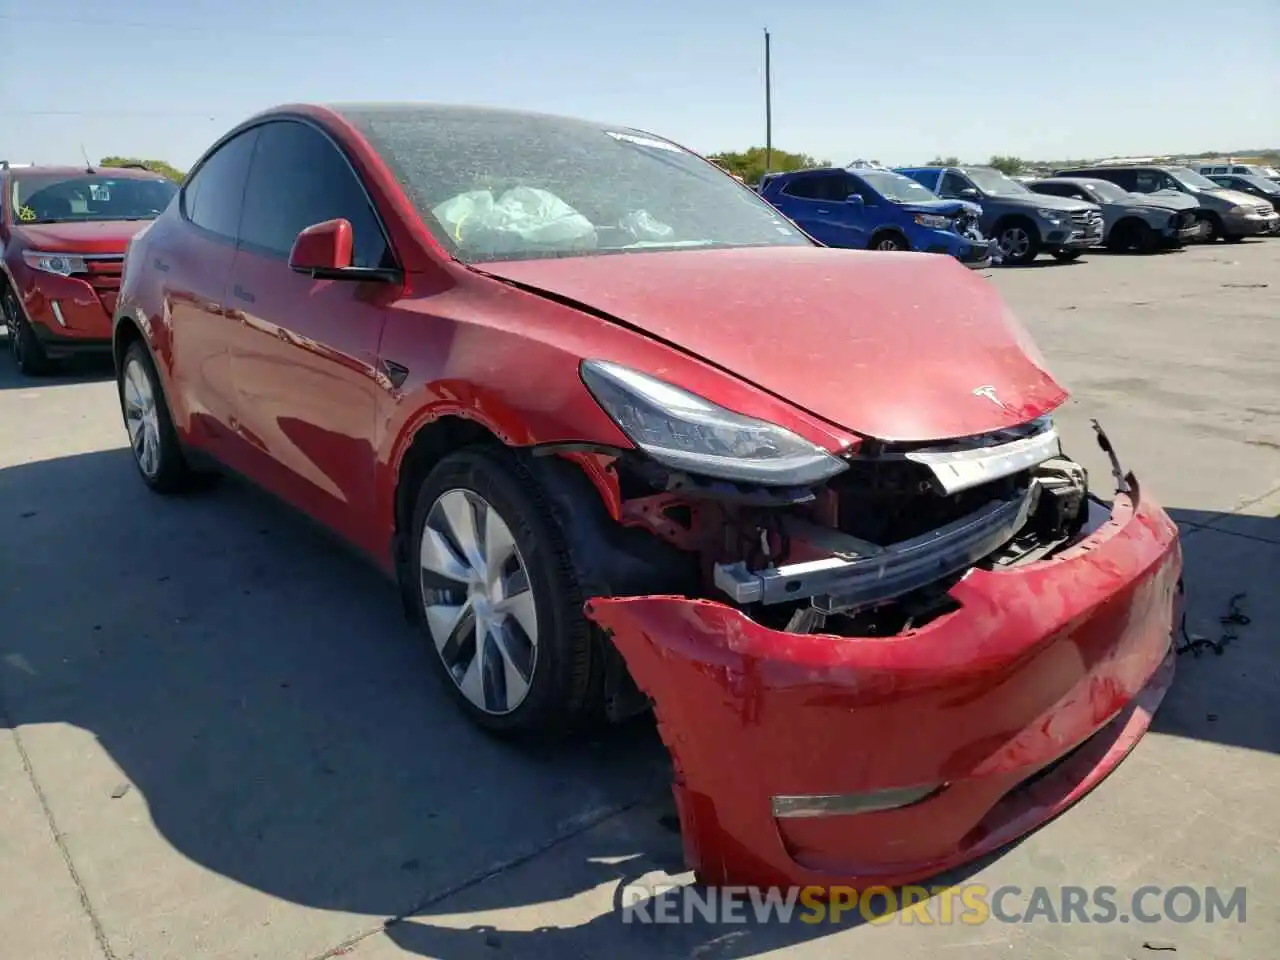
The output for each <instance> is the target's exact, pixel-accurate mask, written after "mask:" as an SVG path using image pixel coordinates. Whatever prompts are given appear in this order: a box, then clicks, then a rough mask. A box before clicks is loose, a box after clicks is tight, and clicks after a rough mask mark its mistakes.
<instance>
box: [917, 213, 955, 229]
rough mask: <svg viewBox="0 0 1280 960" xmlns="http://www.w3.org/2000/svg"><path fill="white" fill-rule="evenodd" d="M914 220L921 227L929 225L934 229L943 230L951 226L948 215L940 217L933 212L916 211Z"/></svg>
mask: <svg viewBox="0 0 1280 960" xmlns="http://www.w3.org/2000/svg"><path fill="white" fill-rule="evenodd" d="M915 221H916V223H918V224H920V226H922V227H930V228H931V229H934V230H943V229H946V228H947V227H949V226H951V218H950V217H940V216H938V215H937V214H934V213H917V214H916V215H915Z"/></svg>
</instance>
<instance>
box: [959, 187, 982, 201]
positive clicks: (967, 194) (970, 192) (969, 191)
mask: <svg viewBox="0 0 1280 960" xmlns="http://www.w3.org/2000/svg"><path fill="white" fill-rule="evenodd" d="M977 195H978V191H977V190H975V189H974V188H973V187H965V188H964V189H963V190H961V191H960V196H962V197H964V198H965V199H966V200H972V199H973V198H974V197H976V196H977Z"/></svg>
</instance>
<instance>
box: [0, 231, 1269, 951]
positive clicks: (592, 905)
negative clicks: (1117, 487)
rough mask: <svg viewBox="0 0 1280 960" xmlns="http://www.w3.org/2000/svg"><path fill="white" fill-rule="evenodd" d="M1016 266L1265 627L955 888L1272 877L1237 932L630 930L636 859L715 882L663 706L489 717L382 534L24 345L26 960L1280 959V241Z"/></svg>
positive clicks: (1156, 484)
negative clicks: (444, 690)
mask: <svg viewBox="0 0 1280 960" xmlns="http://www.w3.org/2000/svg"><path fill="white" fill-rule="evenodd" d="M990 276H991V282H992V283H994V284H996V286H997V287H999V288H1000V289H1001V291H1002V292H1003V294H1004V295H1005V296H1006V298H1007V299H1008V301H1009V302H1010V304H1011V305H1012V306H1013V308H1014V309H1015V310H1016V311H1017V312H1018V313H1019V314H1020V315H1021V316H1022V317H1023V319H1024V320H1025V321H1026V323H1027V324H1028V325H1029V327H1030V328H1031V330H1032V332H1033V333H1034V335H1035V336H1036V338H1037V340H1038V342H1039V344H1040V346H1041V347H1042V349H1043V350H1044V352H1045V354H1046V355H1047V356H1048V358H1049V360H1050V362H1051V364H1052V366H1053V368H1054V369H1055V371H1056V372H1057V373H1058V375H1059V376H1060V377H1061V378H1062V379H1063V380H1064V381H1065V383H1066V384H1067V385H1068V386H1069V387H1070V388H1071V389H1072V391H1073V394H1074V396H1073V399H1072V400H1071V402H1070V404H1069V405H1068V406H1067V407H1066V408H1065V409H1064V410H1063V411H1062V413H1061V415H1060V423H1061V424H1062V428H1063V432H1064V433H1065V435H1066V438H1067V442H1068V450H1069V452H1070V453H1072V454H1073V455H1074V456H1076V457H1078V458H1079V459H1081V460H1082V461H1083V462H1084V463H1085V464H1086V466H1088V468H1089V470H1090V477H1091V479H1092V481H1093V484H1094V486H1095V487H1100V488H1102V492H1103V493H1107V494H1109V493H1110V489H1111V487H1110V481H1109V470H1108V466H1107V461H1106V459H1105V458H1104V457H1103V456H1102V455H1101V454H1100V452H1099V451H1098V450H1097V448H1096V446H1094V444H1093V440H1092V437H1091V432H1090V428H1089V418H1090V417H1097V418H1099V419H1100V420H1101V422H1102V423H1103V425H1104V426H1105V427H1106V428H1107V430H1108V431H1109V433H1110V435H1111V437H1112V439H1113V441H1114V442H1115V445H1116V448H1117V450H1118V452H1119V455H1120V457H1121V459H1122V461H1123V463H1124V465H1125V466H1126V467H1128V468H1131V469H1133V470H1134V471H1135V472H1136V473H1137V474H1138V476H1139V478H1140V479H1141V480H1142V482H1143V484H1144V488H1145V489H1146V490H1149V491H1151V492H1153V493H1154V495H1155V496H1156V497H1157V498H1158V499H1159V500H1160V501H1161V502H1162V503H1164V504H1165V505H1166V506H1167V507H1168V508H1169V509H1170V510H1171V512H1172V513H1173V515H1174V516H1175V517H1176V518H1177V520H1178V521H1179V523H1180V525H1181V527H1182V530H1183V532H1184V535H1185V551H1186V564H1187V588H1188V601H1189V610H1188V618H1187V632H1188V633H1189V634H1191V635H1201V636H1204V637H1208V638H1212V639H1218V638H1219V637H1221V636H1222V635H1223V632H1224V630H1226V629H1227V627H1224V625H1223V624H1222V623H1220V621H1219V618H1220V617H1221V616H1222V615H1223V614H1225V613H1227V611H1228V605H1229V601H1230V599H1231V598H1232V597H1233V596H1234V595H1236V594H1245V596H1244V597H1243V598H1242V599H1240V600H1239V601H1238V603H1239V607H1240V609H1241V610H1242V611H1243V612H1244V613H1245V614H1246V615H1247V616H1248V617H1249V618H1250V621H1251V622H1250V623H1248V624H1247V625H1235V626H1234V627H1233V628H1232V629H1234V630H1235V632H1236V633H1237V634H1238V639H1235V640H1233V641H1232V642H1231V643H1230V644H1229V645H1227V646H1226V647H1225V649H1224V651H1223V653H1222V654H1221V655H1220V656H1219V655H1215V654H1214V653H1213V652H1212V651H1209V652H1206V653H1205V654H1204V655H1202V656H1200V657H1192V656H1190V655H1186V656H1183V657H1181V658H1179V664H1178V667H1179V674H1178V678H1177V680H1176V682H1175V685H1174V688H1173V690H1172V691H1171V692H1170V694H1169V696H1168V698H1167V699H1166V701H1165V703H1164V706H1163V707H1162V709H1161V712H1160V713H1159V714H1158V716H1157V720H1156V724H1155V727H1154V729H1153V732H1152V733H1151V734H1150V735H1149V736H1148V737H1147V738H1146V739H1145V740H1144V741H1143V742H1142V743H1141V744H1140V745H1139V746H1138V748H1137V749H1136V751H1135V752H1134V753H1133V755H1132V756H1130V758H1129V759H1128V760H1127V761H1126V762H1125V763H1124V764H1122V765H1121V767H1120V768H1119V770H1118V771H1117V772H1116V773H1115V774H1114V775H1112V776H1111V777H1110V778H1109V779H1107V780H1106V781H1105V782H1104V783H1103V784H1102V785H1101V786H1100V787H1099V788H1098V789H1097V790H1096V791H1095V792H1094V793H1093V794H1091V795H1090V796H1089V797H1087V798H1086V799H1085V800H1084V801H1082V802H1081V803H1080V804H1079V805H1077V806H1076V807H1074V808H1073V809H1071V810H1070V811H1069V812H1067V813H1066V814H1065V815H1064V816H1062V817H1060V818H1058V819H1057V820H1055V821H1054V822H1052V823H1051V824H1049V825H1048V826H1046V827H1044V828H1043V829H1041V830H1040V831H1038V832H1036V833H1035V834H1033V835H1032V836H1030V837H1028V838H1026V839H1025V840H1023V841H1022V842H1021V843H1019V844H1016V845H1015V846H1014V847H1012V848H1010V849H1007V850H1005V851H1003V852H1002V853H1001V854H1000V855H998V856H996V857H993V858H990V859H988V860H986V861H984V862H982V863H979V864H976V865H973V866H972V867H971V868H969V869H968V870H966V871H964V872H963V873H961V874H959V875H954V876H951V877H949V878H947V879H948V880H949V881H950V882H954V883H960V882H966V883H981V884H985V885H987V886H988V887H990V888H994V887H997V886H1000V885H1005V884H1016V885H1018V886H1020V887H1022V888H1023V889H1024V890H1027V891H1029V890H1030V889H1031V888H1032V887H1034V886H1035V885H1037V884H1041V885H1047V886H1049V887H1051V888H1052V889H1054V890H1056V889H1057V888H1059V887H1061V886H1064V885H1073V886H1080V887H1085V888H1092V887H1095V886H1097V885H1111V886H1114V887H1116V888H1117V889H1118V890H1119V891H1120V893H1121V897H1123V895H1124V894H1125V892H1126V891H1132V890H1134V889H1136V888H1138V887H1140V886H1142V885H1148V884H1151V885H1159V886H1161V887H1164V888H1171V887H1175V886H1179V885H1186V886H1190V887H1193V888H1196V889H1198V890H1201V891H1203V890H1204V889H1205V888H1206V887H1209V886H1216V887H1220V888H1227V889H1234V888H1236V887H1244V888H1246V891H1247V914H1246V919H1245V921H1244V922H1243V923H1241V922H1238V921H1236V920H1232V921H1227V922H1224V921H1222V920H1219V921H1218V922H1217V923H1213V924H1208V923H1205V922H1202V921H1195V922H1190V923H1177V922H1174V921H1173V920H1172V919H1167V918H1166V919H1164V920H1162V921H1160V922H1157V923H1151V924H1146V923H1138V922H1131V923H1121V922H1118V921H1117V922H1115V923H1109V924H1107V923H1090V924H1081V923H1079V922H1075V923H1070V924H1052V923H1049V922H1047V921H1043V920H1041V921H1037V922H1032V923H1021V924H1018V923H1002V922H998V921H997V920H995V919H992V920H989V921H988V922H986V923H984V924H981V925H966V924H932V925H924V924H921V923H918V922H917V923H904V922H900V921H895V920H892V919H891V920H890V921H889V922H887V923H884V924H869V923H864V922H860V921H859V920H858V919H857V918H856V914H853V915H850V917H852V918H853V919H850V917H846V919H845V921H843V922H842V923H840V924H838V925H832V924H802V923H790V924H772V925H755V924H745V925H743V924H731V923H720V924H713V923H709V922H695V923H690V924H678V925H644V924H635V923H632V924H626V923H623V922H622V921H621V919H620V917H619V914H618V913H617V912H616V911H615V909H614V905H615V895H616V894H617V892H618V889H619V885H620V884H621V883H625V882H628V881H634V880H638V879H645V880H648V881H658V880H663V879H668V878H675V879H676V880H679V881H686V882H687V881H688V879H689V877H688V875H687V874H684V873H682V872H681V870H682V866H681V863H680V845H679V838H678V836H677V835H676V834H675V833H674V832H672V830H671V829H670V827H669V818H670V814H671V810H670V808H669V799H668V793H667V781H668V773H669V771H668V768H667V761H666V756H665V753H664V751H663V749H662V747H661V744H660V743H659V742H658V740H657V738H656V735H655V734H654V732H653V730H652V728H651V725H649V724H648V723H644V722H641V723H637V724H634V725H632V726H630V727H628V728H625V729H622V730H617V731H612V732H609V733H606V734H602V735H601V736H600V737H598V738H597V739H596V740H594V741H592V742H586V743H582V744H576V745H573V746H567V747H563V748H558V749H555V750H544V751H541V752H537V751H529V750H517V749H514V748H510V747H505V746H502V745H499V744H497V743H495V742H493V741H491V740H489V739H487V738H485V737H484V736H482V735H480V734H479V733H477V732H476V731H475V730H474V729H472V728H471V727H470V726H469V725H468V724H467V722H466V721H465V720H464V718H463V717H462V716H461V715H460V714H459V713H458V712H457V711H456V709H455V708H454V707H453V705H452V704H451V703H450V702H449V701H448V700H447V699H446V698H445V697H444V696H443V695H442V694H441V691H440V690H439V689H438V688H437V686H436V684H435V682H434V679H433V678H432V677H431V675H430V674H429V673H428V672H427V670H426V666H427V664H426V661H425V655H426V654H425V651H424V650H423V648H422V647H421V646H420V644H419V643H418V641H417V638H416V636H415V635H414V634H413V633H412V631H411V630H410V629H409V627H408V626H407V625H406V624H405V622H404V620H403V617H402V615H401V613H400V611H399V608H398V605H397V597H396V595H395V593H394V591H393V589H392V588H391V587H390V586H389V585H388V584H386V583H385V582H384V581H382V580H381V579H380V578H379V576H378V575H377V574H376V573H374V572H373V571H372V570H370V569H369V568H367V567H366V566H364V565H363V564H362V562H361V561H360V560H358V559H356V558H354V557H352V556H350V555H349V554H348V553H347V552H345V551H344V550H343V549H342V548H341V547H339V546H337V545H335V544H334V543H333V541H331V540H330V539H329V538H328V537H327V536H325V535H324V534H322V533H320V532H318V531H316V530H315V529H313V528H312V527H311V526H309V525H307V524H306V523H304V522H302V521H300V520H298V519H297V518H296V517H295V516H293V515H292V514H291V513H289V512H287V511H285V510H284V509H283V508H281V507H279V506H277V505H276V504H274V503H272V502H271V501H269V500H267V499H266V498H265V497H263V496H262V495H260V494H257V493H255V492H253V491H251V490H248V489H246V488H245V487H243V486H242V485H239V484H235V483H224V484H221V485H219V486H218V487H217V488H215V489H213V490H211V491H208V492H206V493H203V494H200V495H197V496H192V497H187V498H183V499H173V500H163V499H160V498H157V497H155V496H153V495H151V494H149V493H148V492H147V491H146V490H145V488H144V487H143V485H142V484H141V483H140V482H139V481H138V479H137V477H136V476H135V474H134V468H133V465H132V463H131V461H130V455H129V452H128V451H127V449H126V448H125V443H124V438H125V434H124V431H123V428H122V426H121V424H120V418H119V412H118V409H117V406H116V401H115V395H114V383H113V382H112V380H111V379H110V373H109V371H104V370H103V369H101V368H97V369H94V368H88V369H84V370H80V371H77V372H76V373H75V374H74V375H67V376H60V377H56V378H52V379H49V380H39V381H32V380H24V379H20V378H18V377H17V375H16V374H15V373H14V372H13V368H12V365H11V364H10V363H9V362H8V359H7V358H0V527H2V529H3V535H0V800H2V801H3V805H4V806H3V810H4V814H3V816H0V956H4V957H6V958H8V957H12V958H15V960H18V958H21V960H55V958H56V960H62V958H74V960H79V958H106V960H125V958H134V960H170V958H172V960H196V958H214V957H217V958H234V960H248V958H254V957H258V958H271V960H312V958H322V957H335V956H345V957H349V958H352V960H390V958H408V957H437V958H442V960H466V958H500V957H516V958H525V957H531V958H546V960H569V958H578V957H589V958H607V960H624V958H630V957H636V958H641V957H661V958H668V957H669V958H677V957H679V958H699V960H717V958H746V957H757V956H764V955H768V956H779V957H795V958H797V960H799V958H806V957H808V958H826V957H831V958H834V957H852V956H857V957H862V958H868V960H874V958H882V957H883V958H893V960H910V958H926V957H928V958H933V957H956V958H960V957H970V956H972V957H986V956H1005V957H1019V958H1023V957H1029V958H1044V960H1049V958H1062V957H1069V958H1072V960H1104V958H1105V960H1120V958H1126V957H1129V958H1151V960H1160V958H1162V957H1163V956H1165V953H1162V952H1158V951H1161V950H1166V949H1169V948H1176V952H1173V953H1170V954H1169V955H1170V956H1174V957H1178V958H1215V960H1217V958H1222V960H1227V958H1241V960H1258V958H1263V957H1269V956H1275V947H1276V944H1277V943H1280V916H1278V914H1277V911H1276V907H1275V904H1276V903H1277V902H1280V804H1278V803H1277V801H1276V798H1277V796H1278V795H1280V698H1278V697H1277V694H1278V693H1280V645H1278V643H1277V640H1278V638H1280V632H1278V630H1277V625H1278V624H1280V240H1272V241H1251V242H1245V243H1241V244H1238V245H1233V246H1227V245H1220V244H1219V245H1214V246H1205V247H1196V248H1191V249H1188V250H1186V251H1181V252H1176V253H1170V254H1166V255H1161V256H1155V257H1137V256H1116V255H1106V254H1101V253H1100V254H1095V255H1090V256H1089V257H1087V258H1086V259H1085V260H1083V261H1081V262H1078V263H1075V264H1067V265H1060V264H1056V263H1054V262H1051V261H1044V262H1043V265H1037V266H1036V267H1034V268H1025V269H1019V270H1013V269H1010V270H1003V271H992V272H991V274H990ZM796 749H797V750H803V749H804V744H803V743H797V744H796ZM851 749H856V745H855V746H852V747H851ZM742 762H744V763H750V762H751V758H749V757H744V758H742ZM1152 902H1153V903H1159V899H1158V898H1157V899H1156V900H1153V901H1152ZM1024 906H1025V904H1024Z"/></svg>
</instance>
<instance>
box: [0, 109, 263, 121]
mask: <svg viewBox="0 0 1280 960" xmlns="http://www.w3.org/2000/svg"><path fill="white" fill-rule="evenodd" d="M238 115H239V114H236V116H238ZM229 116H232V114H229V113H223V114H210V113H205V112H204V111H201V110H137V111H135V110H0V117H144V118H148V117H188V118H189V117H203V118H204V119H206V120H217V119H218V118H219V117H229Z"/></svg>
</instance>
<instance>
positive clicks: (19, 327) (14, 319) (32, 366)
mask: <svg viewBox="0 0 1280 960" xmlns="http://www.w3.org/2000/svg"><path fill="white" fill-rule="evenodd" d="M3 310H4V325H5V327H6V328H7V329H8V331H9V353H10V354H11V355H12V356H13V362H14V364H15V365H16V366H17V368H18V372H19V373H21V374H23V375H24V376H28V377H39V376H42V375H44V374H46V373H48V372H49V371H51V370H52V369H53V361H52V360H50V359H49V355H48V354H47V353H45V351H44V345H43V344H41V343H40V339H39V338H38V337H37V336H36V332H35V330H33V329H32V328H31V324H30V323H29V322H28V321H27V315H26V314H25V313H24V312H23V310H22V306H21V304H19V303H18V297H17V294H15V293H14V292H13V290H11V289H8V288H6V289H5V291H4V300H3Z"/></svg>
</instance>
